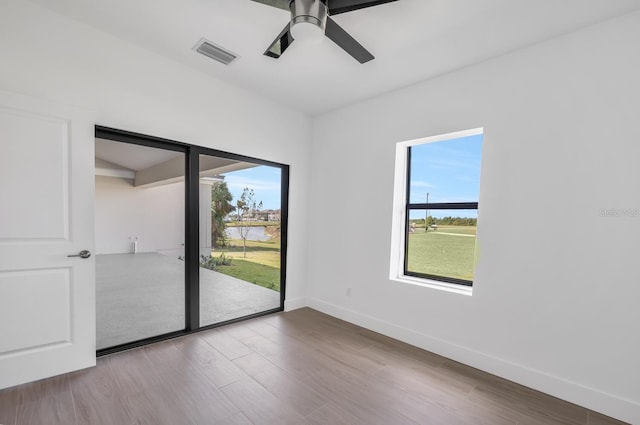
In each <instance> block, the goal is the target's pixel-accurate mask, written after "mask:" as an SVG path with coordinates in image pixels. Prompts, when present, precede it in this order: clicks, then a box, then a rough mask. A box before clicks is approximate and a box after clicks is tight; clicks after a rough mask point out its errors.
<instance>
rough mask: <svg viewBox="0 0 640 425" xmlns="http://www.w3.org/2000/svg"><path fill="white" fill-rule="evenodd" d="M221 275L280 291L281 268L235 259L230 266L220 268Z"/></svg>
mask: <svg viewBox="0 0 640 425" xmlns="http://www.w3.org/2000/svg"><path fill="white" fill-rule="evenodd" d="M218 271H219V272H220V273H223V274H226V275H228V276H233V277H236V278H238V279H242V280H244V281H246V282H251V283H254V284H256V285H260V286H263V287H265V288H268V289H273V290H274V291H278V292H279V291H280V268H276V267H271V266H265V265H264V264H260V263H256V262H253V261H247V260H242V259H236V258H234V259H233V261H232V262H231V265H230V266H222V267H219V268H218Z"/></svg>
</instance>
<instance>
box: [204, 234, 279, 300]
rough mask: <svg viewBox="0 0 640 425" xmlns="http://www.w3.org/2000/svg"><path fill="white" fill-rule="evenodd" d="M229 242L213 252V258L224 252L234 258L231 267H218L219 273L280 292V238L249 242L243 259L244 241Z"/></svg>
mask: <svg viewBox="0 0 640 425" xmlns="http://www.w3.org/2000/svg"><path fill="white" fill-rule="evenodd" d="M228 242H229V244H228V246H226V247H224V248H221V249H216V250H214V251H212V252H211V255H212V256H213V257H217V256H219V255H220V254H221V253H223V252H224V254H225V255H226V256H230V257H232V260H231V265H230V266H221V267H218V269H217V271H218V272H220V273H223V274H226V275H228V276H233V277H236V278H238V279H242V280H244V281H246V282H251V283H254V284H256V285H260V286H263V287H265V288H269V289H273V290H274V291H280V237H274V238H271V239H269V240H267V241H247V256H246V257H243V252H242V239H229V240H228Z"/></svg>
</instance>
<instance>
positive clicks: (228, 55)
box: [193, 38, 238, 65]
mask: <svg viewBox="0 0 640 425" xmlns="http://www.w3.org/2000/svg"><path fill="white" fill-rule="evenodd" d="M193 50H195V51H196V52H198V53H200V54H202V55H205V56H206V57H208V58H211V59H213V60H217V61H218V62H220V63H223V64H225V65H229V64H230V63H231V62H233V61H234V60H236V59H237V58H238V55H236V54H235V53H232V52H230V51H228V50H226V49H223V48H222V47H220V46H217V45H215V44H213V43H212V42H210V41H208V40H205V39H204V38H202V39H200V41H198V44H196V45H195V46H194V47H193Z"/></svg>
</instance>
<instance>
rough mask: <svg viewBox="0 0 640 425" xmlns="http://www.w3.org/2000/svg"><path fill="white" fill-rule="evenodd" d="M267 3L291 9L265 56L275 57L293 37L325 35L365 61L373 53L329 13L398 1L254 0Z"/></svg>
mask: <svg viewBox="0 0 640 425" xmlns="http://www.w3.org/2000/svg"><path fill="white" fill-rule="evenodd" d="M253 1H255V2H258V3H262V4H266V5H268V6H273V7H277V8H279V9H284V10H287V11H290V12H291V21H290V22H289V23H287V25H286V26H285V27H284V29H283V30H282V32H281V33H280V34H279V35H278V37H276V39H275V40H274V41H273V43H271V45H270V46H269V48H268V49H267V50H266V51H265V52H264V55H265V56H269V57H272V58H275V59H278V58H279V57H280V56H281V55H282V54H283V53H284V52H285V50H287V47H289V45H290V44H291V43H293V41H294V40H298V41H306V42H308V43H311V42H313V41H319V40H322V39H323V38H324V36H325V35H326V36H327V37H328V38H329V39H330V40H331V41H333V42H334V43H336V44H337V45H338V46H340V47H341V48H342V49H343V50H344V51H345V52H347V53H349V54H350V55H351V56H353V57H354V58H355V59H356V60H357V61H358V62H360V63H365V62H369V61H370V60H371V59H373V55H372V54H371V53H369V51H368V50H367V49H365V48H364V47H362V45H361V44H360V43H358V42H357V41H356V40H355V39H354V38H353V37H351V36H350V35H349V34H348V33H347V32H346V31H345V30H343V29H342V27H340V25H338V24H337V23H336V22H335V21H334V20H333V19H331V17H330V16H333V15H337V14H339V13H346V12H351V11H353V10H358V9H364V8H366V7H372V6H378V5H380V4H384V3H390V2H392V1H398V0H377V1H367V0H253Z"/></svg>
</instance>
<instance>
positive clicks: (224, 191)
mask: <svg viewBox="0 0 640 425" xmlns="http://www.w3.org/2000/svg"><path fill="white" fill-rule="evenodd" d="M232 200H233V196H232V195H231V193H230V192H229V188H228V187H227V183H226V182H215V183H214V184H213V186H211V243H212V244H213V246H214V247H221V246H225V245H226V244H227V233H226V232H225V228H226V226H225V224H224V218H225V217H226V216H227V215H229V213H231V212H232V211H235V209H236V207H234V206H233V205H232V204H231V201H232Z"/></svg>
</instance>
